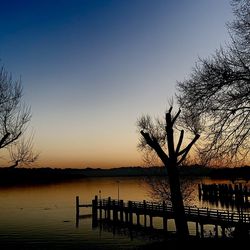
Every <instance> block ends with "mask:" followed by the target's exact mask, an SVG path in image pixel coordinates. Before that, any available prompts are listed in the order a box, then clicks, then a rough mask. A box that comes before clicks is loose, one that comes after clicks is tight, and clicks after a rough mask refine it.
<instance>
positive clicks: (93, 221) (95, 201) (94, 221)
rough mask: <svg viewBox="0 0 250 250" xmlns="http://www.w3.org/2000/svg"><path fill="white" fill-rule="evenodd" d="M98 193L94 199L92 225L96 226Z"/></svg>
mask: <svg viewBox="0 0 250 250" xmlns="http://www.w3.org/2000/svg"><path fill="white" fill-rule="evenodd" d="M97 199H98V198H97V195H96V196H95V198H94V200H92V227H93V228H95V227H97V217H98V215H97V203H98V200H97Z"/></svg>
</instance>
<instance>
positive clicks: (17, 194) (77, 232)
mask: <svg viewBox="0 0 250 250" xmlns="http://www.w3.org/2000/svg"><path fill="white" fill-rule="evenodd" d="M200 182H203V183H213V182H214V183H218V182H226V181H219V180H213V181H211V180H209V179H196V180H193V181H192V187H193V190H194V192H193V194H192V195H193V197H196V198H194V199H192V202H193V204H192V205H195V206H201V207H204V206H209V207H215V206H214V205H211V204H209V203H207V202H202V201H199V199H198V194H197V193H198V192H197V183H200ZM149 191H150V190H149V186H148V184H146V183H145V181H144V180H143V178H139V177H136V178H131V177H119V178H118V177H112V178H111V177H105V178H104V177H99V178H85V179H80V180H74V181H70V182H64V183H57V184H46V185H32V186H31V185H29V186H16V187H0V242H1V245H2V246H5V249H8V248H11V247H18V248H19V249H133V248H134V247H137V246H143V245H145V244H149V243H151V242H152V241H157V239H155V238H153V239H152V238H149V237H144V236H143V235H136V236H135V237H130V236H131V235H130V236H128V235H127V234H126V232H122V233H115V232H113V231H112V230H111V229H110V228H105V227H104V228H95V229H92V218H91V216H88V215H89V214H91V208H81V210H80V211H81V214H84V215H86V217H85V218H81V219H80V221H79V225H78V227H77V226H76V216H75V215H76V210H75V197H76V196H79V197H80V202H81V203H90V201H91V200H92V199H93V197H94V196H95V195H98V196H99V197H101V198H107V197H108V196H111V197H112V198H114V199H117V198H118V196H119V198H120V199H123V200H125V201H126V200H134V201H142V200H144V199H145V200H152V197H151V196H149ZM154 223H155V224H154V225H155V227H156V228H157V223H161V222H158V221H157V220H156V221H155V222H154ZM169 230H170V231H171V230H174V224H173V222H170V223H169ZM207 230H208V231H209V230H212V229H211V228H207ZM190 231H191V234H194V231H195V229H194V227H193V226H192V225H191V228H190Z"/></svg>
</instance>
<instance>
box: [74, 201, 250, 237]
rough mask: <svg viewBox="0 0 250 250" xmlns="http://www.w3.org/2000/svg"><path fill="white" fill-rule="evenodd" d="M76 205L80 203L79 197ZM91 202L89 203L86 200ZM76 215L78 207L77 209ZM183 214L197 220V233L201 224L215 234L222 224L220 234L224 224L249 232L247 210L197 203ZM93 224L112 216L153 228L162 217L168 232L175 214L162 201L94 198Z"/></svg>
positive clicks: (121, 221)
mask: <svg viewBox="0 0 250 250" xmlns="http://www.w3.org/2000/svg"><path fill="white" fill-rule="evenodd" d="M77 199H78V203H77V205H78V206H80V207H81V206H83V205H79V198H77ZM89 205H90V204H89ZM76 211H77V217H79V207H78V208H77V209H76ZM185 212H186V218H187V220H188V221H189V222H195V223H196V234H197V235H201V237H203V236H204V225H206V224H211V225H214V226H215V229H214V230H215V234H216V236H218V226H220V227H221V230H222V236H225V229H226V228H231V227H235V228H241V229H242V228H244V229H245V230H244V231H246V232H248V230H249V228H250V213H246V212H244V213H243V212H230V211H227V210H215V209H204V208H196V207H185ZM92 216H93V225H95V224H97V223H98V221H99V220H102V219H106V220H109V221H110V220H112V221H113V222H114V223H125V224H127V225H137V226H143V227H145V228H147V227H148V228H153V218H155V217H160V218H162V222H163V223H162V225H163V226H162V229H163V230H164V231H165V232H167V228H168V227H167V224H168V220H169V219H173V218H174V213H173V209H172V206H170V205H167V204H166V203H165V202H163V203H153V202H147V201H143V202H135V201H128V202H124V201H123V200H112V199H111V198H110V197H109V198H108V199H98V197H97V196H95V199H94V200H93V201H92Z"/></svg>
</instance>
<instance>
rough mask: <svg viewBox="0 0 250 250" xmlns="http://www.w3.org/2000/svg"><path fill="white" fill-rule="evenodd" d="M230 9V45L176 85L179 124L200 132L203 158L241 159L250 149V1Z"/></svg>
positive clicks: (242, 0)
mask: <svg viewBox="0 0 250 250" xmlns="http://www.w3.org/2000/svg"><path fill="white" fill-rule="evenodd" d="M232 7H233V12H234V15H235V20H234V21H232V22H231V23H228V24H227V27H228V31H229V33H230V38H231V41H230V43H229V44H226V45H225V46H224V47H221V48H220V49H218V50H217V51H216V52H215V53H214V55H212V56H211V57H209V58H205V59H199V61H198V62H197V64H196V65H195V67H194V68H193V71H192V74H191V75H190V77H189V78H188V79H187V80H184V81H182V82H179V83H178V90H179V94H178V96H177V98H178V102H179V105H180V107H181V108H182V111H183V112H182V121H183V124H185V125H186V127H188V128H189V129H190V130H192V131H193V130H196V131H197V130H200V131H202V134H203V135H204V136H203V139H204V142H205V143H204V144H202V145H201V149H202V153H203V157H204V158H205V159H207V160H211V159H215V158H217V159H218V158H220V159H221V158H223V157H224V156H226V157H227V158H228V159H230V161H231V160H232V159H234V160H240V159H244V157H246V156H247V155H248V153H249V151H250V142H249V139H250V1H249V0H234V1H233V2H232Z"/></svg>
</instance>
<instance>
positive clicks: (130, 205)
mask: <svg viewBox="0 0 250 250" xmlns="http://www.w3.org/2000/svg"><path fill="white" fill-rule="evenodd" d="M128 212H129V223H130V224H133V211H132V201H129V202H128Z"/></svg>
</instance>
